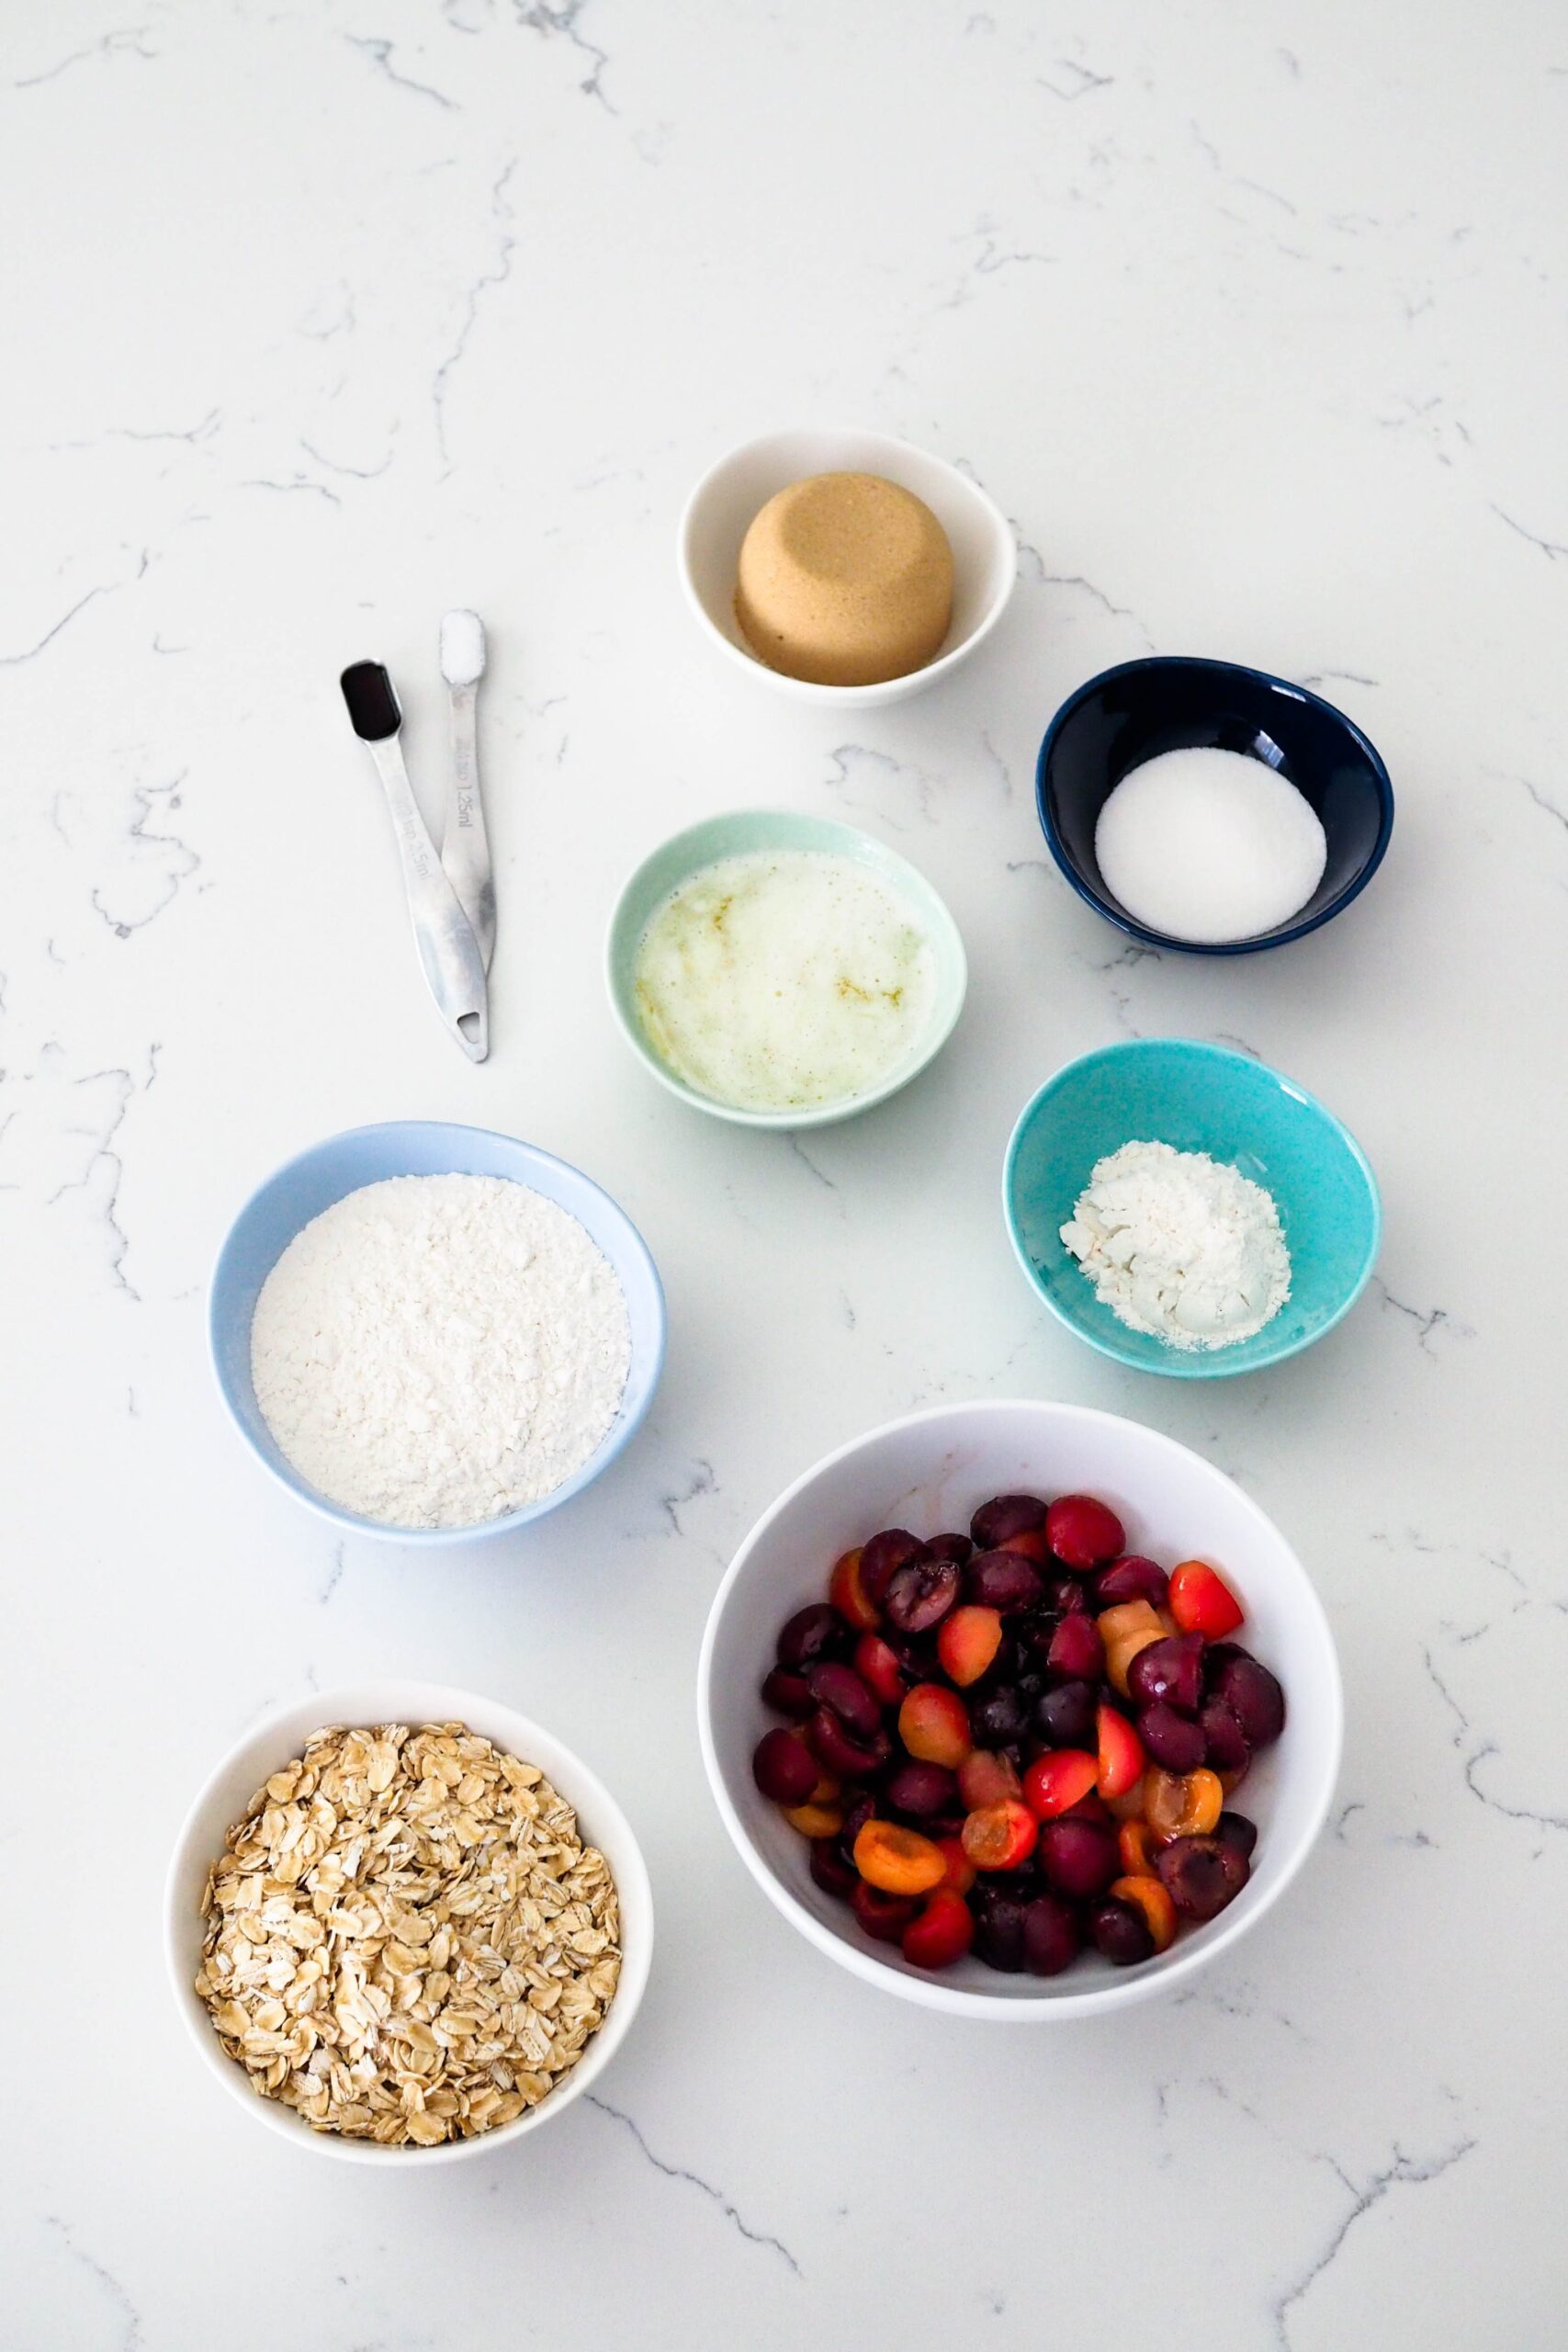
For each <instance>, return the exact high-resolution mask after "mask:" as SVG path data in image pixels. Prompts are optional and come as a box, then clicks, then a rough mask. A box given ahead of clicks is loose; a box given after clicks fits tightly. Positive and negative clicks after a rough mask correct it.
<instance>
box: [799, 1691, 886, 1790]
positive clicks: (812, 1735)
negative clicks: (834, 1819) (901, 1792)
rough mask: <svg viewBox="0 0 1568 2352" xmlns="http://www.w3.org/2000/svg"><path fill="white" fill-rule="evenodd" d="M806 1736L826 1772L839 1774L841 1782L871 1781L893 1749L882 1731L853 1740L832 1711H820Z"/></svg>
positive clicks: (827, 1709) (825, 1709) (825, 1708)
mask: <svg viewBox="0 0 1568 2352" xmlns="http://www.w3.org/2000/svg"><path fill="white" fill-rule="evenodd" d="M806 1732H807V1738H808V1739H809V1740H810V1742H811V1752H812V1754H813V1755H814V1756H815V1757H816V1758H817V1760H818V1763H819V1764H820V1765H821V1766H822V1768H823V1770H825V1771H828V1772H836V1773H837V1774H838V1776H839V1778H840V1781H864V1780H869V1779H870V1777H871V1775H872V1773H873V1772H876V1771H880V1770H881V1769H882V1767H883V1765H884V1764H886V1761H887V1758H888V1757H889V1756H890V1755H891V1753H892V1749H893V1743H892V1741H891V1740H890V1739H889V1738H888V1736H887V1734H886V1732H885V1731H882V1730H880V1729H879V1730H877V1731H874V1733H873V1734H872V1736H871V1737H870V1738H869V1739H855V1738H853V1737H852V1736H851V1734H850V1733H849V1732H847V1731H846V1730H845V1729H844V1726H843V1724H841V1723H840V1721H839V1718H838V1716H837V1715H836V1714H835V1713H833V1710H832V1709H831V1707H818V1710H817V1713H815V1714H814V1715H813V1716H812V1718H811V1721H810V1722H809V1724H807V1726H806ZM790 1736H793V1734H792V1735H790Z"/></svg>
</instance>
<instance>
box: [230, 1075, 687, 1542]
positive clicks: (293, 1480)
mask: <svg viewBox="0 0 1568 2352" xmlns="http://www.w3.org/2000/svg"><path fill="white" fill-rule="evenodd" d="M409 1127H419V1128H423V1130H425V1131H426V1132H427V1133H429V1134H432V1135H436V1134H439V1135H442V1136H483V1138H484V1140H485V1141H486V1142H487V1143H492V1144H500V1145H502V1146H504V1147H505V1148H506V1149H507V1150H508V1151H512V1152H518V1153H521V1154H522V1155H523V1157H524V1158H525V1159H527V1160H531V1161H533V1162H534V1163H536V1165H537V1164H538V1163H540V1162H545V1163H547V1164H548V1165H549V1166H550V1167H552V1168H557V1169H560V1170H563V1171H564V1172H565V1173H566V1174H567V1175H568V1176H570V1177H572V1178H574V1179H575V1180H576V1182H578V1183H580V1184H581V1185H583V1186H584V1187H585V1188H586V1189H587V1190H588V1191H589V1192H590V1193H596V1194H597V1195H598V1198H599V1199H600V1200H601V1201H603V1202H604V1204H605V1206H606V1207H607V1208H608V1209H609V1210H610V1211H611V1212H612V1214H613V1215H614V1216H616V1217H618V1218H619V1219H620V1221H621V1223H622V1225H623V1226H624V1227H625V1229H626V1242H627V1245H628V1249H627V1254H628V1255H629V1256H630V1257H631V1258H633V1259H634V1260H635V1261H637V1263H638V1264H639V1266H640V1268H641V1271H642V1272H643V1273H644V1274H645V1275H646V1277H647V1279H648V1283H649V1295H650V1296H651V1299H652V1303H653V1318H652V1329H651V1331H650V1333H649V1336H648V1338H647V1339H646V1340H645V1341H644V1342H643V1345H642V1347H641V1349H640V1350H639V1348H638V1344H637V1338H636V1334H635V1333H634V1334H633V1337H632V1353H631V1358H630V1360H629V1362H628V1363H627V1368H626V1385H627V1386H628V1387H629V1386H630V1385H631V1379H632V1373H633V1370H634V1368H636V1367H637V1359H638V1356H639V1354H640V1355H641V1358H642V1362H643V1364H644V1365H645V1366H646V1373H647V1376H646V1378H645V1380H644V1382H643V1389H642V1395H641V1397H639V1398H638V1400H637V1403H636V1404H635V1405H634V1407H633V1408H632V1410H631V1411H630V1412H629V1413H626V1415H624V1416H622V1415H621V1414H620V1410H619V1408H616V1409H617V1418H616V1419H615V1420H614V1421H613V1422H612V1423H611V1425H610V1427H609V1429H608V1430H606V1431H605V1433H604V1437H603V1438H602V1439H601V1440H600V1442H599V1444H598V1445H597V1446H596V1447H595V1448H594V1450H593V1452H592V1453H591V1454H590V1455H589V1457H588V1459H587V1461H586V1462H585V1463H584V1464H582V1466H581V1469H579V1470H575V1471H573V1473H572V1475H571V1476H570V1478H567V1479H564V1480H563V1481H562V1483H561V1484H560V1485H559V1486H558V1487H554V1488H552V1490H551V1491H550V1493H549V1494H547V1495H542V1496H541V1497H540V1498H539V1499H538V1501H537V1502H534V1503H525V1504H523V1505H521V1506H520V1507H519V1508H518V1509H517V1510H511V1511H503V1512H502V1514H501V1516H500V1517H499V1518H496V1519H481V1520H479V1521H476V1522H475V1523H474V1524H473V1525H472V1526H468V1527H393V1526H390V1525H389V1524H388V1523H387V1522H386V1521H381V1520H374V1519H362V1518H361V1517H360V1516H359V1514H358V1513H357V1512H356V1511H351V1510H346V1509H345V1508H344V1506H343V1505H342V1504H341V1503H334V1502H333V1500H332V1499H331V1498H330V1497H329V1496H327V1495H323V1494H321V1493H319V1492H318V1491H317V1489H316V1488H315V1487H312V1486H310V1483H309V1482H308V1481H307V1480H306V1479H305V1478H303V1477H301V1476H299V1473H298V1472H296V1471H294V1470H293V1469H292V1468H290V1467H286V1466H285V1464H284V1463H283V1462H282V1461H278V1462H274V1461H272V1460H270V1459H269V1457H268V1456H267V1455H266V1454H265V1453H263V1452H262V1450H261V1448H260V1447H259V1446H258V1445H257V1444H256V1442H255V1440H254V1437H253V1436H252V1434H251V1432H250V1430H248V1429H247V1428H246V1427H245V1424H244V1421H243V1418H242V1416H241V1414H240V1412H239V1410H238V1408H237V1406H236V1403H235V1399H234V1397H233V1396H232V1394H231V1387H230V1383H229V1378H228V1374H227V1373H226V1371H225V1369H224V1364H223V1352H222V1344H221V1333H220V1321H225V1322H226V1319H227V1318H226V1317H220V1306H219V1300H220V1293H221V1289H222V1286H223V1276H224V1272H225V1268H226V1264H227V1261H228V1258H229V1254H230V1251H231V1250H232V1249H234V1248H235V1246H236V1236H237V1235H238V1233H239V1229H240V1227H241V1226H242V1224H243V1222H244V1220H245V1218H246V1217H247V1216H249V1215H250V1213H251V1211H252V1210H253V1209H254V1207H255V1205H256V1204H257V1203H258V1202H259V1201H260V1200H261V1199H262V1198H263V1196H264V1194H265V1193H269V1192H271V1191H272V1190H273V1189H274V1188H275V1187H276V1186H277V1185H279V1184H282V1183H284V1182H286V1181H287V1180H288V1178H289V1177H291V1176H292V1175H293V1174H294V1172H295V1170H297V1169H300V1168H302V1167H305V1166H306V1165H308V1164H309V1163H310V1162H311V1161H313V1160H315V1159H318V1158H319V1157H320V1156H321V1154H322V1153H324V1152H330V1151H333V1150H336V1149H338V1148H341V1147H342V1146H344V1145H345V1144H351V1143H355V1142H358V1141H360V1140H362V1139H363V1138H365V1137H367V1136H386V1135H390V1134H396V1133H399V1132H400V1131H402V1130H404V1129H407V1128H409ZM403 1172H404V1173H405V1174H407V1173H412V1170H404V1171H403ZM452 1172H454V1173H457V1174H461V1173H462V1172H463V1171H462V1170H454V1171H452ZM367 1181H368V1182H380V1181H382V1180H380V1179H378V1178H370V1179H368V1180H367ZM514 1181H516V1182H525V1181H526V1180H525V1178H522V1177H519V1178H517V1179H515V1180H514ZM348 1189H349V1191H351V1192H355V1191H358V1190H359V1189H360V1187H359V1186H357V1185H351V1186H350V1187H349V1188H348ZM338 1197H339V1198H340V1199H342V1198H344V1197H346V1195H345V1194H340V1195H339V1196H338ZM574 1214H575V1212H573V1211H570V1210H569V1211H568V1215H569V1216H570V1215H574ZM578 1222H579V1224H581V1222H582V1220H581V1218H579V1219H578ZM309 1223H310V1218H309V1217H307V1218H305V1219H304V1220H303V1221H302V1223H301V1224H300V1225H298V1226H296V1227H295V1228H294V1231H295V1233H296V1234H298V1233H299V1232H301V1231H303V1229H304V1226H305V1225H308V1224H309ZM583 1230H584V1231H585V1232H586V1231H587V1227H583ZM291 1238H292V1237H291ZM589 1239H590V1240H591V1241H593V1242H594V1247H595V1248H596V1249H598V1250H600V1252H601V1255H603V1256H605V1257H606V1258H607V1256H608V1253H607V1252H606V1251H604V1249H603V1245H602V1244H601V1243H599V1242H598V1241H596V1240H594V1237H593V1236H592V1234H589ZM284 1247H285V1248H287V1247H288V1244H287V1243H285V1245H284ZM279 1254H280V1255H281V1252H280V1253H279ZM276 1262H277V1261H276V1259H275V1260H274V1261H273V1263H274V1264H275V1265H276ZM623 1288H624V1285H623ZM206 1325H207V1356H208V1362H209V1365H210V1366H211V1369H212V1376H213V1379H214V1380H215V1382H216V1383H217V1386H218V1393H219V1396H220V1397H221V1398H222V1400H223V1408H224V1410H225V1412H226V1413H227V1414H228V1416H229V1419H230V1420H231V1422H232V1423H233V1426H234V1428H235V1429H236V1430H237V1431H238V1432H239V1435H240V1436H241V1438H242V1439H243V1442H244V1443H245V1445H246V1447H247V1448H248V1449H249V1451H250V1453H251V1455H252V1457H253V1459H254V1460H255V1461H256V1462H259V1463H260V1464H261V1466H262V1468H263V1469H264V1470H265V1472H266V1473H267V1475H268V1476H269V1477H271V1478H272V1479H274V1480H275V1481H276V1484H277V1485H278V1486H280V1487H282V1488H283V1489H284V1492H285V1493H286V1494H289V1495H292V1496H293V1497H294V1498H295V1500H296V1501H297V1502H301V1503H303V1504H304V1505H305V1507H306V1509H307V1510H312V1511H314V1512H315V1514H316V1516H317V1517H318V1518H319V1519H324V1520H326V1521H328V1522H329V1523H330V1524H331V1525H332V1526H333V1527H336V1528H338V1529H340V1530H342V1532H344V1533H345V1534H348V1535H366V1536H370V1537H373V1538H374V1539H375V1540H376V1541H377V1542H378V1543H382V1544H410V1545H419V1546H421V1547H425V1548H439V1547H443V1546H450V1545H452V1544H479V1543H484V1542H487V1541H488V1540H490V1539H491V1537H494V1536H498V1535H507V1534H511V1533H513V1532H515V1531H516V1530H517V1529H519V1528H522V1527H528V1526H531V1525H532V1524H533V1522H534V1521H536V1520H539V1519H545V1518H547V1517H548V1515H549V1513H550V1512H551V1511H553V1510H558V1509H559V1508H560V1506H561V1505H562V1504H563V1503H568V1502H570V1501H571V1499H572V1498H573V1497H574V1496H576V1495H579V1494H581V1492H582V1490H583V1488H584V1487H589V1486H592V1483H593V1481H594V1479H595V1478H597V1477H599V1476H601V1474H602V1473H603V1472H604V1471H605V1470H607V1469H608V1468H609V1466H610V1464H611V1463H612V1462H614V1461H615V1457H616V1456H617V1454H619V1453H621V1452H622V1451H623V1449H624V1448H625V1447H626V1446H627V1445H629V1444H630V1442H631V1441H632V1439H633V1438H634V1437H635V1436H636V1435H637V1430H639V1429H640V1427H641V1426H642V1423H643V1421H644V1420H645V1419H646V1418H647V1416H648V1412H649V1407H650V1406H651V1405H652V1403H653V1398H654V1394H655V1392H656V1390H657V1389H658V1386H659V1383H660V1376H661V1374H662V1373H663V1369H664V1356H665V1350H666V1347H667V1344H668V1340H669V1314H668V1309H667V1306H666V1303H665V1297H664V1285H663V1283H662V1282H661V1281H660V1273H659V1268H658V1267H657V1265H656V1264H655V1263H654V1260H653V1253H652V1251H651V1250H649V1246H648V1244H647V1242H646V1241H645V1240H644V1239H643V1238H642V1235H641V1233H640V1232H639V1231H638V1229H637V1226H635V1225H634V1224H633V1222H632V1220H631V1218H630V1217H629V1216H627V1215H626V1210H625V1209H624V1208H622V1206H621V1204H620V1203H619V1202H618V1201H617V1200H616V1199H615V1196H614V1194H613V1193H607V1192H606V1191H605V1189H604V1186H603V1184H601V1183H599V1182H596V1181H595V1179H594V1178H593V1177H592V1176H590V1175H588V1174H586V1173H585V1172H584V1170H582V1169H581V1168H578V1167H575V1166H574V1165H573V1164H572V1162H571V1161H570V1160H569V1159H561V1158H560V1156H559V1155H558V1153H556V1152H553V1151H546V1150H545V1149H544V1148H543V1146H542V1145H540V1144H532V1143H525V1142H524V1141H523V1139H522V1137H521V1136H509V1135H507V1134H505V1133H503V1132H502V1129H500V1128H499V1127H479V1126H474V1125H471V1124H469V1123H468V1122H467V1121H464V1120H461V1119H373V1120H370V1121H369V1122H367V1124H366V1125H363V1126H357V1127H344V1128H342V1129H340V1130H338V1131H337V1132H336V1133H335V1134H333V1135H330V1136H321V1138H320V1139H319V1140H318V1141H317V1142H315V1143H313V1144H307V1145H306V1146H305V1148H304V1149H303V1150H301V1151H296V1152H293V1153H291V1154H290V1156H289V1157H288V1159H285V1160H281V1161H280V1162H279V1163H278V1165H277V1166H276V1168H274V1169H273V1170H271V1171H270V1173H269V1174H267V1175H265V1176H264V1177H263V1178H262V1180H261V1182H259V1183H258V1184H256V1185H254V1187H253V1188H252V1190H251V1192H250V1193H248V1194H247V1195H246V1197H245V1199H244V1200H243V1202H242V1203H241V1204H240V1206H239V1208H238V1209H237V1210H236V1211H235V1213H234V1215H233V1216H232V1217H231V1220H230V1222H229V1225H228V1227H227V1229H226V1231H225V1233H224V1236H223V1239H222V1241H221V1242H220V1245H219V1249H218V1253H217V1255H216V1257H215V1258H214V1259H213V1261H212V1272H211V1273H210V1274H209V1277H208V1284H207V1315H206ZM279 1451H280V1453H281V1449H279Z"/></svg>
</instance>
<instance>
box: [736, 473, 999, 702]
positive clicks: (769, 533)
mask: <svg viewBox="0 0 1568 2352" xmlns="http://www.w3.org/2000/svg"><path fill="white" fill-rule="evenodd" d="M735 617H736V621H737V623H738V624H739V628H740V630H741V633H742V635H743V636H744V638H745V639H746V642H747V644H748V645H749V646H750V648H751V650H752V651H753V652H754V653H755V654H756V656H757V658H758V660H759V661H761V662H766V663H767V664H768V666H769V668H770V669H773V670H777V671H780V672H782V673H784V676H786V677H790V678H800V679H805V680H807V681H809V682H810V683H812V684H818V685H829V686H867V685H879V684H883V683H884V682H885V681H886V680H888V679H892V678H904V677H908V675H909V674H910V673H911V672H912V671H916V670H920V669H923V668H924V667H925V665H926V663H927V662H931V661H932V660H933V659H934V658H935V656H936V654H937V653H938V652H939V651H940V650H941V648H942V642H943V639H945V638H946V636H947V632H948V628H949V626H950V624H951V621H952V618H953V549H952V547H951V546H950V545H949V542H948V537H947V534H946V532H945V531H944V530H943V529H942V525H941V524H940V523H939V522H938V520H937V518H936V516H935V515H933V514H932V513H931V508H930V507H929V506H928V505H927V504H926V503H925V501H924V500H923V499H921V498H918V497H916V495H915V493H914V492H912V491H909V490H906V489H904V488H903V487H902V485H901V484H899V483H898V482H895V481H888V480H887V479H886V476H884V475H881V474H874V473H849V472H844V473H822V474H812V475H809V476H808V477H807V479H806V480H804V481H795V482H791V483H790V484H789V485H788V486H787V487H786V488H785V489H784V490H781V491H778V492H775V493H774V495H773V497H772V498H770V499H769V500H768V502H767V504H766V505H765V506H764V507H763V508H762V509H761V513H760V514H758V515H756V516H755V517H754V518H753V520H752V522H751V525H750V529H749V530H748V531H747V533H746V537H745V538H744V540H743V541H742V543H741V548H740V559H739V576H738V579H737V582H736V591H735Z"/></svg>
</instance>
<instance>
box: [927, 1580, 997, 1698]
mask: <svg viewBox="0 0 1568 2352" xmlns="http://www.w3.org/2000/svg"><path fill="white" fill-rule="evenodd" d="M1001 1645H1002V1620H1001V1611H999V1610H997V1609H981V1608H978V1607H977V1606H976V1604H975V1603H974V1602H973V1601H967V1602H965V1603H964V1607H963V1608H962V1609H955V1610H953V1612H952V1614H951V1615H950V1616H947V1617H944V1618H943V1619H942V1624H941V1627H940V1629H939V1630H938V1633H937V1637H936V1654H937V1656H938V1657H939V1658H940V1659H941V1660H942V1669H943V1671H944V1672H945V1673H946V1674H948V1675H950V1676H951V1677H952V1679H953V1681H954V1682H956V1683H958V1684H959V1685H960V1687H961V1688H967V1686H968V1685H969V1684H970V1683H971V1682H978V1680H979V1679H980V1677H981V1676H982V1674H984V1673H985V1671H986V1669H987V1667H988V1666H989V1665H990V1664H991V1661H992V1660H993V1658H994V1657H996V1655H997V1652H998V1650H999V1649H1000V1647H1001Z"/></svg>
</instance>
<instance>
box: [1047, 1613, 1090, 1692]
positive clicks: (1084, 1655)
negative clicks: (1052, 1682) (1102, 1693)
mask: <svg viewBox="0 0 1568 2352" xmlns="http://www.w3.org/2000/svg"><path fill="white" fill-rule="evenodd" d="M1104 1665H1105V1644H1104V1639H1103V1637H1102V1635H1101V1634H1100V1627H1099V1626H1098V1625H1097V1624H1096V1623H1095V1621H1094V1619H1093V1618H1092V1617H1091V1616H1089V1613H1088V1611H1086V1610H1084V1609H1082V1608H1078V1609H1075V1610H1073V1611H1071V1612H1070V1613H1069V1614H1068V1615H1066V1616H1065V1617H1059V1618H1058V1619H1057V1620H1056V1623H1055V1628H1054V1629H1053V1632H1052V1634H1051V1643H1050V1647H1049V1648H1048V1649H1047V1650H1046V1653H1045V1671H1046V1673H1047V1674H1055V1675H1058V1676H1060V1677H1061V1678H1062V1679H1063V1680H1065V1681H1067V1682H1098V1680H1099V1679H1100V1673H1101V1670H1102V1668H1104Z"/></svg>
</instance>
